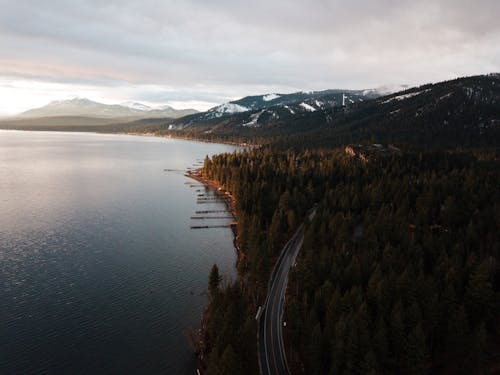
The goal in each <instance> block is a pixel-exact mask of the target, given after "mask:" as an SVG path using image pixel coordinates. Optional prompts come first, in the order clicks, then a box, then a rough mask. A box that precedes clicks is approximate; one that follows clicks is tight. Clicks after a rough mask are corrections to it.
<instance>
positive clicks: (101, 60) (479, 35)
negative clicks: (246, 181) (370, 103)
mask: <svg viewBox="0 0 500 375" xmlns="http://www.w3.org/2000/svg"><path fill="white" fill-rule="evenodd" d="M0 9H1V11H0V114H2V115H10V114H14V113H18V112H21V111H23V110H26V109H29V108H33V107H38V106H42V105H44V104H46V103H48V102H50V101H52V100H62V99H70V98H73V97H76V96H78V97H87V98H90V99H93V100H96V101H100V102H104V103H120V102H122V101H128V100H134V101H140V102H143V103H146V104H150V105H163V104H170V105H172V106H174V107H175V108H195V109H198V110H204V109H208V108H210V107H212V106H214V105H216V104H220V103H222V102H225V101H228V100H232V99H236V98H240V97H243V96H246V95H252V94H265V93H273V92H277V93H287V92H294V91H300V90H321V89H328V88H345V89H366V88H374V87H380V86H384V85H398V84H408V85H412V86H413V85H418V84H423V83H428V82H436V81H442V80H446V79H451V78H456V77H459V76H466V75H475V74H484V73H491V72H499V71H500V22H499V21H498V16H499V14H500V1H498V0H474V1H470V0H432V1H430V0H411V1H407V0H377V1H373V0H344V1H337V0H309V1H305V0H252V1H240V0H210V1H207V0H182V1H179V0H178V1H173V0H141V1H132V0H106V1H101V0H86V1H84V0H72V1H67V0H44V1H39V0H0Z"/></svg>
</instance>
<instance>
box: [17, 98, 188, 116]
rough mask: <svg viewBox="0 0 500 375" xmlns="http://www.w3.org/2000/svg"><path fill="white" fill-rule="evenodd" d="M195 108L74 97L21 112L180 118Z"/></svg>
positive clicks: (30, 114) (25, 114)
mask: <svg viewBox="0 0 500 375" xmlns="http://www.w3.org/2000/svg"><path fill="white" fill-rule="evenodd" d="M196 112H197V111H195V110H194V109H184V110H177V109H174V108H172V107H170V106H164V107H162V108H161V109H156V108H152V107H149V106H147V105H145V104H142V103H138V102H125V103H122V104H104V103H99V102H95V101H93V100H90V99H87V98H73V99H70V100H56V101H53V102H50V103H49V104H47V105H45V106H43V107H40V108H34V109H30V110H28V111H26V112H23V113H21V114H20V116H22V117H48V116H82V117H104V118H114V117H117V118H124V117H133V118H161V117H168V118H178V117H182V116H186V115H189V114H193V113H196Z"/></svg>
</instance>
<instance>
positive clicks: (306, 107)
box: [299, 103, 316, 112]
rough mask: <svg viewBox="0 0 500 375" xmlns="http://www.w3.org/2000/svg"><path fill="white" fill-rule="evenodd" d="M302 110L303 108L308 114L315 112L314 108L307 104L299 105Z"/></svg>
mask: <svg viewBox="0 0 500 375" xmlns="http://www.w3.org/2000/svg"><path fill="white" fill-rule="evenodd" d="M299 105H300V106H301V107H302V108H304V109H305V110H306V111H308V112H314V111H316V108H314V107H313V106H312V105H309V104H307V103H300V104H299Z"/></svg>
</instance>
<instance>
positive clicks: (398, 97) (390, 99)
mask: <svg viewBox="0 0 500 375" xmlns="http://www.w3.org/2000/svg"><path fill="white" fill-rule="evenodd" d="M430 90H431V89H427V90H422V91H416V92H410V93H409V94H401V95H398V96H394V97H393V98H389V99H387V100H384V101H383V102H382V104H387V103H390V102H392V101H393V100H404V99H409V98H413V97H414V96H417V95H420V94H423V93H425V92H427V91H430Z"/></svg>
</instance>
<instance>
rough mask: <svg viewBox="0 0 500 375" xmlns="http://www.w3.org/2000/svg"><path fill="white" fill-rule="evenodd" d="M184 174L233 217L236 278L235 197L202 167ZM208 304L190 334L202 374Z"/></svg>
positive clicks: (239, 254)
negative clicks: (209, 192)
mask: <svg viewBox="0 0 500 375" xmlns="http://www.w3.org/2000/svg"><path fill="white" fill-rule="evenodd" d="M184 176H186V177H188V178H191V179H193V180H195V181H197V182H199V183H201V184H203V185H204V186H205V187H206V188H208V189H211V190H212V191H214V193H215V194H217V195H218V196H219V197H221V198H222V199H223V200H224V203H225V205H226V206H227V207H228V208H229V210H230V211H231V216H232V217H233V219H234V220H233V222H231V223H230V226H231V231H232V232H233V246H234V250H235V251H236V264H235V265H234V266H235V268H236V277H237V278H238V277H239V275H238V264H239V263H240V262H241V260H242V256H243V253H242V252H241V250H240V248H239V246H238V228H237V220H238V212H237V210H236V199H235V197H234V196H233V195H231V194H230V193H229V192H228V191H226V190H224V188H223V187H222V186H221V185H220V184H219V183H218V182H216V181H215V180H209V179H207V178H205V177H204V176H203V173H202V168H198V169H196V170H194V171H189V170H188V171H186V173H185V174H184ZM208 306H209V305H208V304H207V305H205V307H204V310H203V313H202V316H201V327H200V329H199V330H198V334H197V335H192V336H191V340H192V341H193V343H192V344H193V346H194V349H195V356H196V358H197V361H198V366H197V368H196V371H197V374H198V375H200V374H203V369H204V368H205V358H204V352H205V350H204V349H205V347H204V341H203V339H204V337H205V332H206V326H207V322H208V319H209V315H208Z"/></svg>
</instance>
